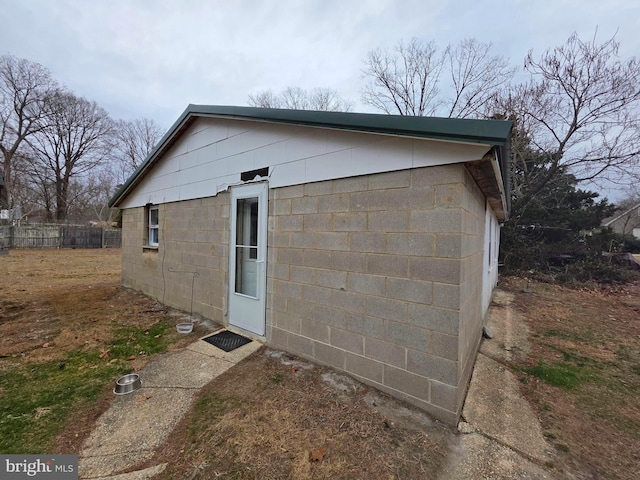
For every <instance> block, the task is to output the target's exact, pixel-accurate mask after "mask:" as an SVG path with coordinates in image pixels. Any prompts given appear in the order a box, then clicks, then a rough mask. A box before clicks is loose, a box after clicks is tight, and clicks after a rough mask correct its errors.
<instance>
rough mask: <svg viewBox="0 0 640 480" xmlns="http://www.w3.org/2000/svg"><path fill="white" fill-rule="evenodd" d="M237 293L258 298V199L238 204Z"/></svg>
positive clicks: (240, 200)
mask: <svg viewBox="0 0 640 480" xmlns="http://www.w3.org/2000/svg"><path fill="white" fill-rule="evenodd" d="M235 248H236V272H235V273H236V284H235V291H236V293H241V294H243V295H248V296H250V297H256V295H257V291H258V264H257V263H256V260H257V259H258V198H257V197H252V198H239V199H238V200H237V203H236V245H235Z"/></svg>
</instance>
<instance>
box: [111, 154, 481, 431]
mask: <svg viewBox="0 0 640 480" xmlns="http://www.w3.org/2000/svg"><path fill="white" fill-rule="evenodd" d="M269 196H270V199H269V224H268V225H269V227H268V228H269V233H268V267H267V312H266V313H267V342H268V343H269V344H270V345H272V346H274V347H276V348H282V349H284V350H287V351H289V352H292V353H296V354H299V355H301V356H303V357H307V358H309V359H313V360H315V361H318V362H320V363H324V364H327V365H331V366H333V367H336V368H338V369H341V370H343V371H345V372H347V373H349V374H350V375H353V376H354V377H357V378H359V379H360V380H362V381H364V382H366V383H369V384H371V385H373V386H375V387H377V388H379V389H380V390H383V391H386V392H388V393H390V394H392V395H394V396H396V397H399V398H402V399H404V400H406V401H409V402H410V403H413V404H415V405H417V406H419V407H421V408H424V409H425V410H427V411H429V412H430V413H431V414H433V415H434V416H436V417H438V418H440V419H442V420H444V421H446V422H449V423H454V422H455V421H457V419H458V415H459V412H460V409H461V406H462V401H463V400H464V394H465V392H466V387H467V383H468V380H469V377H470V375H471V369H472V366H473V361H474V360H475V355H476V352H477V348H478V344H479V341H480V334H481V327H482V314H481V295H482V269H483V252H482V249H483V233H484V218H485V215H484V197H483V195H482V194H481V192H480V190H479V189H478V187H477V186H476V184H475V182H474V180H473V179H472V177H471V175H470V174H469V173H468V172H467V170H466V168H465V167H464V166H462V165H452V166H439V167H429V168H422V169H414V170H404V171H399V172H390V173H383V174H376V175H368V176H362V177H354V178H348V179H340V180H333V181H326V182H318V183H312V184H307V185H297V186H291V187H286V188H279V189H273V190H270V192H269ZM159 207H160V225H161V233H160V240H161V241H160V246H159V248H158V249H157V250H156V251H154V250H150V249H143V245H144V238H145V236H146V233H145V229H146V222H145V209H144V208H135V209H127V210H125V211H124V212H123V240H122V242H123V243H122V254H123V284H124V285H125V286H128V287H132V288H135V289H138V290H140V291H142V292H144V293H146V294H148V295H151V296H153V297H155V298H158V299H159V300H160V301H163V302H164V303H166V304H168V305H172V306H175V307H177V308H180V309H183V310H186V311H189V309H190V305H191V280H192V276H191V275H190V274H189V273H185V272H193V271H197V272H198V274H199V277H197V278H196V279H195V283H194V285H195V288H194V291H193V310H194V311H195V312H197V313H200V314H202V315H204V316H205V317H207V318H211V319H213V320H215V321H217V322H219V323H221V324H227V323H228V321H227V318H226V307H227V296H228V261H229V259H228V241H229V194H228V193H226V192H225V193H220V194H218V195H217V196H216V197H211V198H206V199H199V200H190V201H184V202H175V203H169V204H164V205H160V206H159Z"/></svg>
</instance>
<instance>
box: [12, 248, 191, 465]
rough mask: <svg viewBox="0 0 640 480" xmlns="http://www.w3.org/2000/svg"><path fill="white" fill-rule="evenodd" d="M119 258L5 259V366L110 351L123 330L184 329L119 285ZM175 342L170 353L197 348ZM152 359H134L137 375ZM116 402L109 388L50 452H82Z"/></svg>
mask: <svg viewBox="0 0 640 480" xmlns="http://www.w3.org/2000/svg"><path fill="white" fill-rule="evenodd" d="M120 258H121V257H120V250H119V249H104V250H93V249H91V250H89V249H87V250H80V249H78V250H11V251H10V252H9V254H8V255H2V256H0V272H2V274H1V275H0V359H2V358H13V359H19V360H21V361H23V362H24V363H26V364H29V363H44V362H55V361H58V360H60V359H63V358H64V357H65V356H66V354H67V352H70V351H72V350H75V349H79V348H80V349H83V350H86V351H94V350H95V351H100V349H107V348H108V347H109V345H110V344H111V342H112V339H113V335H114V331H115V330H116V329H117V328H120V327H140V328H144V327H148V326H151V325H154V324H156V323H158V322H159V321H161V320H167V321H169V322H172V323H178V322H179V321H180V320H179V319H178V318H175V317H174V316H173V315H171V313H172V312H170V311H168V309H166V308H165V307H163V306H162V305H160V304H158V303H157V302H155V301H153V300H151V299H150V298H148V297H146V296H144V295H141V294H139V293H137V292H134V291H133V290H130V289H125V288H123V287H121V286H120V272H121V264H120V262H121V260H120ZM175 336H176V338H173V339H172V340H171V341H172V342H173V345H172V346H171V347H170V348H179V347H180V346H183V345H185V344H186V343H188V342H190V341H191V339H186V338H184V339H181V338H180V337H178V335H177V334H176V335H175ZM148 360H149V358H148V357H146V356H144V355H141V356H138V357H137V358H135V359H131V361H130V365H131V370H132V371H135V370H138V369H139V368H141V367H142V366H143V365H144V364H146V363H147V361H148ZM0 394H1V392H0ZM112 397H113V395H112V393H111V386H110V385H109V386H105V392H104V394H103V395H102V396H101V398H100V399H99V401H97V402H96V403H95V404H94V405H93V408H91V409H90V410H86V411H82V412H76V414H75V415H74V420H75V421H74V422H73V424H70V426H69V428H68V429H67V430H66V431H65V432H64V433H63V435H62V436H61V437H60V438H59V439H58V441H57V442H56V445H55V446H54V447H53V451H52V453H77V452H78V451H79V446H80V444H81V442H82V440H83V439H84V437H85V436H86V435H88V433H89V432H90V429H91V427H92V425H93V421H94V420H95V419H96V418H97V417H98V416H99V415H100V414H101V413H102V412H103V411H104V410H105V409H106V408H107V407H108V405H109V402H110V401H111V399H112Z"/></svg>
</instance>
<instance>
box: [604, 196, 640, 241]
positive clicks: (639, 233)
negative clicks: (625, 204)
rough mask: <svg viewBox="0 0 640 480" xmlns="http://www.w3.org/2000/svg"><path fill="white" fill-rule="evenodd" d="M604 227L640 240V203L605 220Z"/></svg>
mask: <svg viewBox="0 0 640 480" xmlns="http://www.w3.org/2000/svg"><path fill="white" fill-rule="evenodd" d="M602 226H603V227H610V228H611V229H613V231H614V232H616V233H619V234H621V235H633V236H634V237H635V238H637V239H639V240H640V203H638V204H637V205H634V206H633V207H631V208H629V209H627V210H624V211H623V212H622V213H619V214H616V215H615V216H613V217H611V218H608V219H605V221H604V222H603V223H602Z"/></svg>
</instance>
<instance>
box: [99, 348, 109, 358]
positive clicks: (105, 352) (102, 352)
mask: <svg viewBox="0 0 640 480" xmlns="http://www.w3.org/2000/svg"><path fill="white" fill-rule="evenodd" d="M108 357H109V349H108V348H107V349H104V348H101V349H100V358H108Z"/></svg>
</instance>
